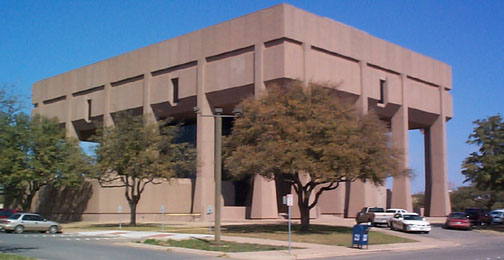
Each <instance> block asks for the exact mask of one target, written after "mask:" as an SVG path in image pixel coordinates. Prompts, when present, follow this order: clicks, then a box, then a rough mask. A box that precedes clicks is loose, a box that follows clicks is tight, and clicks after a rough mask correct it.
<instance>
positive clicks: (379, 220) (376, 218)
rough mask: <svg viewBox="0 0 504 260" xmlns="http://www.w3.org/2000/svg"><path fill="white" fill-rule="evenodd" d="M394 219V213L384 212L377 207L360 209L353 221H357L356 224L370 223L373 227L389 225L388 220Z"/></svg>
mask: <svg viewBox="0 0 504 260" xmlns="http://www.w3.org/2000/svg"><path fill="white" fill-rule="evenodd" d="M392 217H394V213H392V212H389V213H387V212H385V209H384V208H377V207H365V208H362V210H361V211H360V212H359V213H357V216H356V217H355V220H356V221H357V224H360V223H363V222H370V223H371V224H372V225H373V226H375V225H378V224H382V225H386V226H388V225H389V220H390V219H391V218H392Z"/></svg>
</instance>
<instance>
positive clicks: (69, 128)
mask: <svg viewBox="0 0 504 260" xmlns="http://www.w3.org/2000/svg"><path fill="white" fill-rule="evenodd" d="M72 97H73V96H72V89H71V88H70V87H67V91H66V100H65V109H66V115H65V117H66V118H65V130H66V137H70V138H78V136H77V131H76V130H75V127H74V126H73V124H72Z"/></svg>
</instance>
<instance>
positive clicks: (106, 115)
mask: <svg viewBox="0 0 504 260" xmlns="http://www.w3.org/2000/svg"><path fill="white" fill-rule="evenodd" d="M111 88H112V85H110V83H107V84H105V87H104V89H103V91H104V95H105V96H104V98H103V101H104V103H105V104H104V105H103V126H106V127H109V126H113V125H114V120H113V119H112V115H111V114H110V89H111Z"/></svg>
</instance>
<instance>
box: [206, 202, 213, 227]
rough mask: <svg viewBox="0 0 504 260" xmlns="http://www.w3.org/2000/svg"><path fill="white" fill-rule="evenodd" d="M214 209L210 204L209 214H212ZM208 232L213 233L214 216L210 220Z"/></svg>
mask: <svg viewBox="0 0 504 260" xmlns="http://www.w3.org/2000/svg"><path fill="white" fill-rule="evenodd" d="M212 213H213V209H212V205H208V210H207V215H212ZM208 232H209V233H212V218H210V220H209V221H208Z"/></svg>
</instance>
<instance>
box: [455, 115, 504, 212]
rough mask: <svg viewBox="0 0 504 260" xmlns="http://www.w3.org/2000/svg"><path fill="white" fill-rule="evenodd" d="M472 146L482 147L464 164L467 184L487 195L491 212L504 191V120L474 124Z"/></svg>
mask: <svg viewBox="0 0 504 260" xmlns="http://www.w3.org/2000/svg"><path fill="white" fill-rule="evenodd" d="M473 123H474V124H475V125H476V127H475V128H474V130H473V132H472V133H471V135H469V139H468V140H467V143H468V144H474V145H477V146H479V150H478V151H477V152H473V153H471V154H470V155H469V157H467V158H466V159H465V160H464V162H463V163H462V174H464V176H465V178H466V179H465V181H464V182H471V183H473V184H474V185H475V187H476V188H477V189H478V190H480V191H485V192H487V194H488V196H489V201H488V204H487V207H488V208H491V207H492V202H493V203H494V202H495V201H496V199H497V198H496V196H497V192H499V191H502V190H504V120H503V119H502V117H501V116H500V115H495V116H491V117H488V118H486V119H483V120H476V121H474V122H473Z"/></svg>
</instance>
